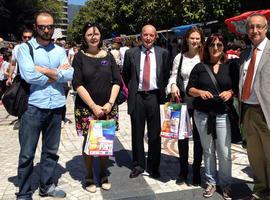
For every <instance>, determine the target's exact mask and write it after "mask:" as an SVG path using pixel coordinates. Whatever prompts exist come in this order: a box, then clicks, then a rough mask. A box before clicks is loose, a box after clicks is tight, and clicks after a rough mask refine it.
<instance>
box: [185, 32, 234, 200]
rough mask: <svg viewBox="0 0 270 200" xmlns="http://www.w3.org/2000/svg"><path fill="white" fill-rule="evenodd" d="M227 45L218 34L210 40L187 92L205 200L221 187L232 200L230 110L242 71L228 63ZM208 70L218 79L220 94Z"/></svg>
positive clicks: (227, 197) (225, 196) (226, 197)
mask: <svg viewBox="0 0 270 200" xmlns="http://www.w3.org/2000/svg"><path fill="white" fill-rule="evenodd" d="M226 44H227V43H226V41H225V39H224V38H223V36H222V35H220V34H217V33H216V34H212V35H211V36H210V37H208V38H207V40H206V43H205V46H204V50H203V62H202V63H198V64H197V65H195V67H194V68H193V70H192V71H191V74H190V76H189V82H188V85H187V88H186V92H187V94H189V95H190V96H192V97H194V101H193V106H194V121H195V124H196V127H197V129H198V132H199V135H200V139H201V144H202V148H203V156H204V165H205V177H206V189H205V190H204V191H203V196H204V197H205V198H209V197H211V196H213V194H214V192H215V191H216V186H217V184H219V185H220V186H221V188H222V191H223V198H224V199H225V200H229V199H231V183H232V180H231V177H232V161H231V127H230V121H229V117H228V109H227V108H228V107H230V108H232V107H233V95H234V94H237V91H238V90H237V89H238V80H239V77H238V74H239V71H238V70H239V67H236V66H233V65H230V64H229V63H226V62H225V61H226V60H225V51H226ZM207 68H208V69H209V70H210V72H211V73H213V76H214V77H215V78H216V80H217V82H218V85H219V87H220V90H221V91H220V93H219V91H217V89H216V87H215V85H214V83H213V81H212V79H211V77H210V75H209V74H208V71H207ZM216 153H217V157H218V166H219V171H218V174H217V157H216ZM217 175H218V177H217ZM217 180H219V183H218V182H217Z"/></svg>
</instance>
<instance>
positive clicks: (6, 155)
mask: <svg viewBox="0 0 270 200" xmlns="http://www.w3.org/2000/svg"><path fill="white" fill-rule="evenodd" d="M119 109H120V131H118V132H117V138H118V139H117V140H116V146H118V147H117V148H116V149H115V157H111V158H110V165H109V172H110V173H111V175H110V176H109V180H111V181H112V189H111V190H110V191H103V190H100V188H98V190H97V192H96V193H95V194H90V193H89V192H87V191H86V190H84V188H83V187H82V184H83V182H84V176H85V169H84V165H83V161H82V156H81V151H82V150H81V147H82V137H78V136H77V134H76V131H75V125H74V116H73V99H72V98H70V96H69V97H68V102H67V114H66V117H67V118H68V119H70V120H71V122H72V123H71V124H66V125H65V126H64V128H63V129H62V135H61V143H60V148H59V156H60V158H59V162H58V165H57V174H56V177H55V178H56V179H57V180H58V186H59V187H60V188H63V189H64V190H65V191H66V192H67V197H66V199H68V200H71V199H72V200H77V199H94V200H99V199H100V200H102V199H108V200H109V199H110V200H111V199H127V200H130V199H140V200H141V199H147V200H148V199H165V200H170V199H177V198H178V199H184V198H182V197H187V199H200V198H201V192H202V189H201V188H200V187H197V188H195V187H189V186H187V185H185V184H183V185H181V186H178V185H176V184H175V178H176V177H177V175H178V173H179V162H178V150H177V141H176V140H165V139H162V157H161V165H160V172H161V176H162V177H161V178H160V179H158V180H154V179H151V178H149V177H148V176H140V177H139V178H136V179H129V177H128V176H129V172H130V169H131V132H130V130H131V129H130V118H129V116H128V115H127V113H126V111H127V109H126V104H125V103H124V104H122V105H121V106H120V107H119ZM15 119H16V117H12V116H8V114H7V113H6V111H5V110H4V108H3V106H2V107H1V106H0V199H3V200H6V199H14V198H15V195H14V193H15V192H16V191H17V190H18V188H17V187H16V184H17V183H16V182H17V163H18V154H19V143H18V131H14V130H13V129H12V128H13V125H11V123H12V122H13V121H14V120H15ZM189 144H190V152H189V155H190V158H189V163H190V164H191V163H192V159H193V155H192V151H191V149H192V147H193V142H192V140H191V142H190V143H189ZM145 149H146V150H147V139H146V140H145ZM40 151H41V141H39V146H38V148H37V151H36V157H35V161H34V163H35V165H36V166H35V168H34V172H35V173H34V174H33V177H34V178H33V186H34V188H37V187H38V173H39V170H40V169H39V159H40ZM232 162H233V166H232V167H233V181H234V182H235V183H237V184H238V185H236V186H234V185H233V193H234V195H235V197H237V198H238V197H239V198H241V195H242V196H243V194H249V193H250V188H252V184H248V185H247V184H246V183H247V182H250V181H252V175H251V170H250V167H249V163H248V159H247V154H246V150H245V149H243V148H241V146H239V145H233V146H232ZM189 167H190V170H191V169H192V168H191V167H192V166H191V165H190V166H189ZM203 171H204V169H203V168H202V174H203ZM3 172H4V173H3ZM202 178H203V179H204V177H202ZM189 180H191V176H190V177H189ZM216 195H217V199H220V197H221V196H220V194H216ZM40 199H42V200H47V199H48V200H49V199H52V198H40V197H39V195H38V190H35V193H34V200H40Z"/></svg>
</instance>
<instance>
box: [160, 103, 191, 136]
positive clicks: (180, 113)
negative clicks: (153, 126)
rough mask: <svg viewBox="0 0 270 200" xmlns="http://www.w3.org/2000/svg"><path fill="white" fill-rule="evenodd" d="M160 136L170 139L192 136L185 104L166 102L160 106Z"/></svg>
mask: <svg viewBox="0 0 270 200" xmlns="http://www.w3.org/2000/svg"><path fill="white" fill-rule="evenodd" d="M160 118H161V133H160V136H161V137H164V138H171V139H184V138H189V137H191V136H192V130H191V125H190V119H189V114H188V110H187V105H186V104H183V103H172V102H167V103H165V104H164V105H161V106H160Z"/></svg>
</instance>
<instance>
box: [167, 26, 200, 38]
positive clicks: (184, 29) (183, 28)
mask: <svg viewBox="0 0 270 200" xmlns="http://www.w3.org/2000/svg"><path fill="white" fill-rule="evenodd" d="M199 25H201V24H200V23H197V24H188V25H182V26H176V27H173V28H171V30H172V31H173V32H174V33H175V34H176V35H177V36H183V35H185V33H186V32H187V31H188V30H189V29H191V28H192V27H194V26H199Z"/></svg>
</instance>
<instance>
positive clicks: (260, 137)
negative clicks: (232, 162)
mask: <svg viewBox="0 0 270 200" xmlns="http://www.w3.org/2000/svg"><path fill="white" fill-rule="evenodd" d="M243 116H244V117H243V130H244V134H245V138H246V140H247V153H248V159H249V162H250V166H251V168H252V171H253V176H254V188H253V192H254V193H255V194H257V195H258V196H263V199H270V130H269V128H268V126H267V123H266V121H265V117H264V114H263V111H262V109H261V107H260V106H259V105H256V106H253V105H247V104H244V105H243Z"/></svg>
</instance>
